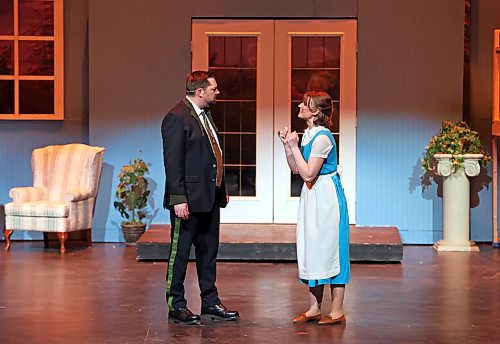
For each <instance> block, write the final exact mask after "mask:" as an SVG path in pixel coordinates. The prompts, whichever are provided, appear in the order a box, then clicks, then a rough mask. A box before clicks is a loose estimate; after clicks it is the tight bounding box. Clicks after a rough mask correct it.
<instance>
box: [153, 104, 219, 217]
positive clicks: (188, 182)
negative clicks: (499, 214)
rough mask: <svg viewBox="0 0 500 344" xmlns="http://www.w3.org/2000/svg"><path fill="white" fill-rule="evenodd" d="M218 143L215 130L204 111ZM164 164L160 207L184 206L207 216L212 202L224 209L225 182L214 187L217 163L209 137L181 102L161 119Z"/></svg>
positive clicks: (190, 106)
mask: <svg viewBox="0 0 500 344" xmlns="http://www.w3.org/2000/svg"><path fill="white" fill-rule="evenodd" d="M205 113H206V114H207V117H208V119H209V120H210V122H211V124H212V126H213V127H214V129H215V131H216V133H217V137H218V139H219V142H221V140H220V137H219V134H218V130H217V128H216V127H215V123H214V122H213V119H212V117H211V115H210V110H209V109H205ZM161 133H162V137H163V161H164V165H165V175H166V183H165V197H164V199H163V207H165V208H169V209H171V210H172V209H173V206H174V205H175V204H180V203H184V202H187V203H188V205H189V211H190V212H208V211H210V210H211V209H212V207H213V205H214V202H215V205H218V206H220V207H222V208H224V207H225V206H226V205H227V202H226V187H225V181H224V178H222V184H221V186H220V188H217V187H216V175H217V160H216V158H215V155H214V153H213V150H212V146H211V144H210V141H209V138H208V135H207V134H206V132H205V130H204V129H203V125H202V123H201V122H200V119H199V117H198V115H197V114H196V111H195V110H194V108H193V107H192V105H191V103H190V102H189V101H188V100H187V99H184V100H183V101H181V102H180V103H179V104H177V105H176V106H175V107H174V108H173V109H171V110H170V111H169V112H168V113H167V114H166V115H165V117H164V118H163V122H162V125H161Z"/></svg>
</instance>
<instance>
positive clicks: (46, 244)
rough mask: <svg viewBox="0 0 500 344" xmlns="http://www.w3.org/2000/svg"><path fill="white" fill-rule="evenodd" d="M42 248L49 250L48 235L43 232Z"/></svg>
mask: <svg viewBox="0 0 500 344" xmlns="http://www.w3.org/2000/svg"><path fill="white" fill-rule="evenodd" d="M43 247H45V248H49V233H47V232H43Z"/></svg>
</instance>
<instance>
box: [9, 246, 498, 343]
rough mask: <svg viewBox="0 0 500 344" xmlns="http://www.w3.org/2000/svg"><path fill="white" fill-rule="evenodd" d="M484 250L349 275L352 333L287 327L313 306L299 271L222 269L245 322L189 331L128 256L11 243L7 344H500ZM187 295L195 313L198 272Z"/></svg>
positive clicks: (159, 267) (356, 267)
mask: <svg viewBox="0 0 500 344" xmlns="http://www.w3.org/2000/svg"><path fill="white" fill-rule="evenodd" d="M2 244H3V243H2ZM480 249H481V251H480V252H476V253H462V252H457V253H456V252H440V253H438V252H436V251H435V250H433V249H432V247H430V246H405V257H404V260H403V261H402V262H401V264H379V263H369V264H362V263H355V264H352V265H351V267H352V276H351V283H350V284H349V285H348V287H347V292H346V301H345V313H346V316H347V320H348V323H347V324H346V325H334V326H326V327H319V326H318V325H316V324H312V323H311V324H303V325H294V324H292V323H291V319H292V317H293V316H295V315H297V314H299V313H301V312H302V311H304V310H305V309H306V307H307V303H308V297H307V289H306V288H305V287H304V286H303V285H299V283H298V282H297V271H296V264H295V263H293V262H280V263H273V262H267V263H262V262H236V263H235V262H219V263H218V282H217V285H218V288H219V292H220V295H221V298H222V300H223V302H224V303H225V304H227V305H228V306H229V307H230V308H232V309H236V310H238V311H239V312H240V313H241V319H240V321H238V322H233V323H212V322H208V323H204V324H203V325H202V326H195V327H187V326H183V325H178V324H170V323H168V321H167V315H166V314H167V307H166V304H165V300H164V291H165V271H166V263H165V262H138V261H137V260H136V250H135V248H133V247H125V246H124V245H123V244H95V245H94V246H93V247H92V248H90V249H84V248H78V247H74V248H71V249H70V250H69V251H68V253H67V254H66V255H60V254H59V253H58V250H57V249H56V248H53V249H44V248H43V243H42V242H13V244H12V248H11V251H10V252H4V251H0V343H5V344H17V343H30V344H38V343H51V344H52V343H53V344H59V343H72V344H80V343H91V344H96V343H99V344H100V343H120V344H123V343H146V344H151V343H172V344H176V343H182V344H202V343H220V344H223V343H235V344H238V343H274V344H278V343H286V344H295V343H482V344H484V343H498V330H499V326H500V298H499V295H500V294H499V291H500V250H499V249H493V248H491V246H490V245H481V247H480ZM186 287H187V288H186V296H187V299H188V302H189V307H190V308H191V309H192V310H193V311H194V312H199V310H200V301H199V296H198V295H199V290H198V287H197V281H196V271H195V265H194V263H190V265H189V267H188V273H187V277H186ZM325 311H328V309H325Z"/></svg>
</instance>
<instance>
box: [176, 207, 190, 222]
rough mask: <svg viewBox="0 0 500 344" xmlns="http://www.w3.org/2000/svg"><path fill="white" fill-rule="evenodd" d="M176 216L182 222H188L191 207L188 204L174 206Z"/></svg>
mask: <svg viewBox="0 0 500 344" xmlns="http://www.w3.org/2000/svg"><path fill="white" fill-rule="evenodd" d="M174 210H175V216H177V217H178V218H180V219H181V220H187V219H188V217H189V207H188V204H187V203H179V204H176V205H174Z"/></svg>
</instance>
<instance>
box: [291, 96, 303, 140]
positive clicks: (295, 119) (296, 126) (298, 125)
mask: <svg viewBox="0 0 500 344" xmlns="http://www.w3.org/2000/svg"><path fill="white" fill-rule="evenodd" d="M300 103H301V101H299V100H296V101H292V102H291V106H292V109H291V113H292V118H291V121H290V123H291V125H292V131H293V130H295V131H296V132H298V133H303V132H304V130H305V129H306V128H307V123H306V121H304V120H303V119H301V118H299V104H300Z"/></svg>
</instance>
